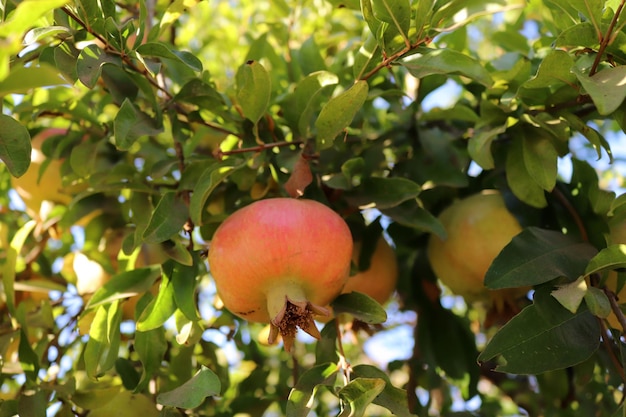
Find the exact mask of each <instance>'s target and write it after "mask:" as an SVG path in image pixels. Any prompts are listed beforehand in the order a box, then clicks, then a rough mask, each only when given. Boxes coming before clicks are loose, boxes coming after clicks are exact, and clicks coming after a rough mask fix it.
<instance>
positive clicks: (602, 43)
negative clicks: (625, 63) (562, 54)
mask: <svg viewBox="0 0 626 417" xmlns="http://www.w3.org/2000/svg"><path fill="white" fill-rule="evenodd" d="M624 4H626V0H622V1H621V2H620V4H619V6H617V10H615V14H614V15H613V19H611V23H610V24H609V27H608V29H607V30H606V35H604V36H603V37H602V39H600V48H598V54H597V55H596V58H595V59H594V61H593V65H592V66H591V69H590V70H589V76H590V77H591V76H592V75H593V74H595V73H596V72H597V71H598V67H599V66H600V61H601V60H602V56H603V55H604V51H605V50H606V48H607V47H608V46H609V44H610V43H611V40H612V36H611V33H613V30H614V29H615V25H616V24H617V21H618V20H619V17H620V15H621V14H622V9H623V8H624Z"/></svg>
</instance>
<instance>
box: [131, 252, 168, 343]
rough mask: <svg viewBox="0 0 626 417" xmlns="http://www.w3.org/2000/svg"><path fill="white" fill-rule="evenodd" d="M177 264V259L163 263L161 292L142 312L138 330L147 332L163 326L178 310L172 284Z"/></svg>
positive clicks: (138, 321)
mask: <svg viewBox="0 0 626 417" xmlns="http://www.w3.org/2000/svg"><path fill="white" fill-rule="evenodd" d="M175 264H176V262H175V261H173V260H168V261H167V262H165V263H164V264H163V265H162V267H161V269H162V271H163V273H162V279H161V285H160V286H159V293H158V294H157V296H156V298H155V299H153V300H152V301H151V302H150V304H148V306H147V307H146V308H145V309H144V310H143V312H142V313H141V316H140V317H139V320H137V331H140V332H147V331H149V330H153V329H156V328H158V327H161V326H163V324H164V323H165V322H166V321H167V320H168V319H169V318H170V317H172V314H174V311H176V298H175V297H176V296H175V295H174V285H173V284H172V275H173V271H174V266H175Z"/></svg>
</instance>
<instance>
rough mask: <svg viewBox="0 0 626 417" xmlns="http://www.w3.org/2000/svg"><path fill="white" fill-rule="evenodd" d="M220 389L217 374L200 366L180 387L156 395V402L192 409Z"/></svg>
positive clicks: (220, 385)
mask: <svg viewBox="0 0 626 417" xmlns="http://www.w3.org/2000/svg"><path fill="white" fill-rule="evenodd" d="M221 389H222V384H221V383H220V380H219V378H218V376H217V375H215V373H214V372H213V371H211V370H210V369H209V368H207V367H205V366H202V367H201V368H200V370H199V371H198V372H196V374H195V375H194V376H193V378H191V379H190V380H189V381H187V382H185V383H184V384H183V385H181V386H180V387H178V388H176V389H174V390H172V391H168V392H162V393H160V394H159V395H157V402H158V403H159V404H161V405H164V406H169V407H177V408H183V409H192V408H196V407H199V406H200V405H201V404H202V403H203V402H204V399H205V398H206V397H211V396H215V395H219V393H220V391H221Z"/></svg>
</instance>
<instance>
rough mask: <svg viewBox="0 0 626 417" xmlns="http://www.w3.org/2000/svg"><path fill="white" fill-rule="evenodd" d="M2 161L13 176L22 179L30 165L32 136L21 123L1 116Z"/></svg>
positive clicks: (0, 156) (0, 143)
mask: <svg viewBox="0 0 626 417" xmlns="http://www.w3.org/2000/svg"><path fill="white" fill-rule="evenodd" d="M0 137H1V138H2V141H0V159H1V160H2V161H3V162H4V163H5V165H6V166H7V168H8V169H9V172H10V173H11V175H13V176H15V177H21V176H22V175H23V174H24V173H25V172H26V170H28V166H29V165H30V154H31V144H30V134H29V133H28V130H27V129H26V128H25V127H24V126H22V124H21V123H20V122H18V121H17V120H15V119H14V118H12V117H11V116H7V115H6V114H0Z"/></svg>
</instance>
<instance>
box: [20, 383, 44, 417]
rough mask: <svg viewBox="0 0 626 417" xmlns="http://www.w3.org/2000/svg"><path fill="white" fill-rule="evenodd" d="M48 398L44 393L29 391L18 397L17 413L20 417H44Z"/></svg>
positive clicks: (41, 391)
mask: <svg viewBox="0 0 626 417" xmlns="http://www.w3.org/2000/svg"><path fill="white" fill-rule="evenodd" d="M46 408H48V397H47V394H46V392H45V391H43V390H36V391H35V392H32V391H29V392H26V393H24V394H22V395H20V396H19V399H18V412H19V414H18V415H20V416H29V417H46Z"/></svg>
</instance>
